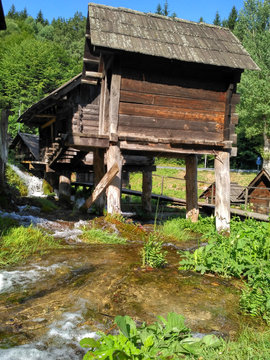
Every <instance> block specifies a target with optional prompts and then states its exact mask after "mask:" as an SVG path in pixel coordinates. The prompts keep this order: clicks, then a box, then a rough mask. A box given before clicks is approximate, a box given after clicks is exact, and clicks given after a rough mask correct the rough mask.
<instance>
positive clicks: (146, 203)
mask: <svg viewBox="0 0 270 360" xmlns="http://www.w3.org/2000/svg"><path fill="white" fill-rule="evenodd" d="M142 174H143V182H142V209H143V211H144V212H145V213H146V214H148V215H150V214H151V213H152V206H151V194H152V171H143V173H142Z"/></svg>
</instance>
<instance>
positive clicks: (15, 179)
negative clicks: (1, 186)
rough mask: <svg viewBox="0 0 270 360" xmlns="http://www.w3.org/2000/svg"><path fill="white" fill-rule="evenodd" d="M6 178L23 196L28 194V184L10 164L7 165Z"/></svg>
mask: <svg viewBox="0 0 270 360" xmlns="http://www.w3.org/2000/svg"><path fill="white" fill-rule="evenodd" d="M6 178H7V183H8V184H9V186H11V187H13V188H15V189H17V190H18V191H19V193H20V195H21V196H27V194H28V189H27V186H26V185H25V183H24V182H23V181H22V180H21V178H20V177H19V175H17V174H16V172H15V171H14V170H12V168H11V167H10V166H7V167H6Z"/></svg>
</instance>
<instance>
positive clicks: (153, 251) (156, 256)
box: [141, 233, 167, 268]
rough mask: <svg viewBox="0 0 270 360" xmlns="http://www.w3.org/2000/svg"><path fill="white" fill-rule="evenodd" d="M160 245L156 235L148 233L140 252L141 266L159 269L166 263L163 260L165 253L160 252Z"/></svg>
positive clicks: (160, 242)
mask: <svg viewBox="0 0 270 360" xmlns="http://www.w3.org/2000/svg"><path fill="white" fill-rule="evenodd" d="M162 244H163V243H162V241H161V240H159V239H158V236H157V234H156V233H150V234H149V235H148V236H147V237H146V240H145V241H144V245H143V248H142V251H141V255H142V264H143V266H150V267H152V268H160V267H163V266H164V265H165V264H166V263H167V261H166V259H165V256H166V254H167V252H166V251H164V250H162Z"/></svg>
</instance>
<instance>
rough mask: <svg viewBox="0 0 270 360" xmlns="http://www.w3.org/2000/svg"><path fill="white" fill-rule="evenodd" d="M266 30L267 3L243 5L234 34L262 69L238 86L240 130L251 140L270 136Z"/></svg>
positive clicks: (255, 0)
mask: <svg viewBox="0 0 270 360" xmlns="http://www.w3.org/2000/svg"><path fill="white" fill-rule="evenodd" d="M269 26H270V1H269V0H264V1H260V0H247V1H245V3H244V8H243V9H242V10H241V11H240V12H239V19H238V22H237V24H236V26H235V30H234V32H235V34H236V35H237V36H238V37H239V39H240V40H241V42H242V44H243V45H244V47H245V48H246V50H247V51H248V52H249V53H250V55H251V56H252V58H253V60H254V61H255V62H256V63H257V65H258V66H259V67H260V69H261V71H245V72H244V74H243V75H242V79H241V83H240V85H239V92H240V93H241V103H240V105H239V107H238V112H239V128H240V129H241V130H242V131H243V132H244V134H245V135H246V137H248V138H251V139H253V138H254V137H256V136H258V135H261V136H262V134H265V135H267V136H268V137H269V136H270V132H269V129H270V99H269V96H268V94H269V93H270V46H269V44H270V32H269ZM261 155H262V154H261Z"/></svg>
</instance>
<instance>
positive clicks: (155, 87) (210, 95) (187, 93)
mask: <svg viewBox="0 0 270 360" xmlns="http://www.w3.org/2000/svg"><path fill="white" fill-rule="evenodd" d="M121 90H129V91H135V92H142V93H148V94H157V95H168V96H179V97H183V98H193V99H204V100H211V101H221V102H225V99H226V93H224V92H218V91H211V90H204V89H194V88H187V87H181V86H178V85H164V84H157V83H154V82H147V81H140V80H133V79H126V78H122V80H121Z"/></svg>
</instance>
